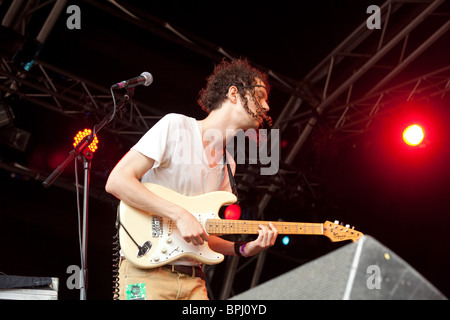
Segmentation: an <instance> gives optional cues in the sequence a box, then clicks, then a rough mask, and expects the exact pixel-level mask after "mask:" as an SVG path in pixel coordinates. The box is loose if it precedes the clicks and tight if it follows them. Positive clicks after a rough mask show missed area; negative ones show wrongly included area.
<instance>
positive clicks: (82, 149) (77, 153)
mask: <svg viewBox="0 0 450 320" xmlns="http://www.w3.org/2000/svg"><path fill="white" fill-rule="evenodd" d="M112 94H113V95H114V93H112ZM133 94H134V88H127V93H126V94H125V95H124V96H123V98H122V99H121V100H119V103H118V104H117V108H116V107H115V108H114V110H113V111H111V112H110V113H109V114H108V115H107V116H106V117H105V118H104V119H103V120H102V121H100V122H99V123H98V124H97V125H95V126H94V130H93V132H92V133H91V134H90V135H88V136H86V137H84V138H83V140H81V142H80V143H78V144H77V145H76V146H75V147H74V149H73V150H72V151H70V152H69V155H68V157H67V158H66V160H64V162H63V163H61V164H60V165H59V166H58V167H57V168H56V169H55V170H54V171H53V172H52V173H51V174H50V175H49V176H48V177H47V179H45V181H44V182H43V183H42V184H43V186H44V187H46V188H48V187H49V186H50V185H51V184H52V183H53V182H54V181H55V180H56V179H57V178H58V177H59V175H60V174H61V173H62V172H63V171H64V168H65V167H66V166H67V165H68V164H69V163H70V162H71V161H72V160H73V159H74V158H77V157H78V158H79V157H81V156H82V157H83V167H84V188H83V229H82V230H83V234H82V243H81V249H80V251H81V275H80V280H81V281H80V300H86V289H87V267H86V266H87V226H88V223H87V222H88V200H89V179H90V171H91V162H92V159H93V157H94V154H93V153H92V152H91V151H90V150H89V149H87V147H88V146H89V145H90V144H91V143H92V141H93V140H94V137H95V135H96V134H97V133H98V132H99V131H100V130H101V129H102V128H103V127H104V126H105V125H107V124H108V123H110V122H111V121H112V119H113V118H114V116H115V114H116V113H117V112H120V111H121V110H122V109H123V108H124V107H125V105H126V103H127V102H128V101H129V100H130V99H131V97H132V96H133ZM113 98H114V96H113ZM75 165H76V164H75Z"/></svg>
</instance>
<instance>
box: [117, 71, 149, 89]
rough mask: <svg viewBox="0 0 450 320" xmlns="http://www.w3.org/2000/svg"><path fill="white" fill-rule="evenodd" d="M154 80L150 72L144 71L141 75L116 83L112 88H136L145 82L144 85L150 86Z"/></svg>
mask: <svg viewBox="0 0 450 320" xmlns="http://www.w3.org/2000/svg"><path fill="white" fill-rule="evenodd" d="M152 82H153V76H152V75H151V74H150V73H149V72H142V74H141V75H140V76H139V77H135V78H132V79H130V80H126V81H122V82H119V83H116V84H115V85H113V86H112V87H111V88H112V89H122V88H134V87H136V86H139V85H141V84H143V85H144V86H149V85H151V83H152Z"/></svg>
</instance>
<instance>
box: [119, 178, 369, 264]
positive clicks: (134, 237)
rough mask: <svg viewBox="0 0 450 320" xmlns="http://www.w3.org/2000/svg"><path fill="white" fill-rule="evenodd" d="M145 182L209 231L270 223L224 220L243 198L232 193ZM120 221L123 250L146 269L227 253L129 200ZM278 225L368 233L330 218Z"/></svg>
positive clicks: (247, 229)
mask: <svg viewBox="0 0 450 320" xmlns="http://www.w3.org/2000/svg"><path fill="white" fill-rule="evenodd" d="M144 186H145V187H146V188H147V189H149V190H150V191H152V192H153V193H154V194H156V195H157V196H159V197H162V198H164V199H166V200H168V201H171V202H172V203H175V204H177V205H179V206H181V207H183V208H184V209H186V210H187V211H189V212H190V213H192V214H193V215H194V216H195V217H196V218H197V220H198V221H199V222H200V224H201V225H202V226H203V228H204V229H205V231H206V232H207V233H208V234H209V235H226V234H257V233H258V225H260V224H263V225H268V224H269V222H268V221H253V220H226V219H221V218H220V217H219V210H220V208H221V207H222V206H224V205H230V204H233V203H235V202H236V201H237V198H236V196H235V195H234V194H232V193H230V192H226V191H215V192H210V193H206V194H203V195H199V196H193V197H189V196H184V195H181V194H179V193H177V192H175V191H173V190H170V189H168V188H165V187H162V186H160V185H156V184H152V183H144ZM119 221H120V228H119V238H120V246H121V249H122V253H123V255H124V256H125V258H126V259H128V260H130V262H131V263H133V264H135V265H136V266H138V267H140V268H145V269H149V268H156V267H161V266H163V265H165V264H168V263H170V262H173V261H175V260H178V259H180V258H185V257H188V258H192V259H195V260H197V261H199V262H201V263H205V264H217V263H220V262H222V261H223V259H224V256H223V255H222V254H220V253H217V252H214V251H213V250H211V249H210V248H209V246H208V243H207V242H205V243H204V244H203V245H198V246H194V245H192V244H190V243H187V242H186V241H185V240H184V239H183V238H182V237H181V235H180V233H179V231H178V230H177V228H176V225H175V223H174V222H173V221H172V220H170V219H167V218H163V217H160V216H157V215H153V214H151V213H149V212H144V211H142V210H139V209H136V208H134V207H132V206H129V205H128V204H126V203H125V202H123V201H121V202H120V206H119ZM272 224H273V225H274V226H275V228H276V229H277V230H278V233H279V234H298V235H300V234H304V235H324V236H327V237H328V238H329V239H330V240H331V241H344V240H352V241H357V240H358V239H359V238H360V237H362V236H363V234H362V233H361V232H359V231H356V230H353V229H352V228H350V227H349V226H348V225H347V226H342V225H339V224H337V223H332V222H329V221H326V222H325V223H323V224H322V223H303V222H282V221H272Z"/></svg>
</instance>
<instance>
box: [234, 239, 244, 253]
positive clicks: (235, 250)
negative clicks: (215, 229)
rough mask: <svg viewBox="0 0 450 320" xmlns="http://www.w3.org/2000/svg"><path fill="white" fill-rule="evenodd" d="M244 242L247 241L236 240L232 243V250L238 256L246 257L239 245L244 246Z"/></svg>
mask: <svg viewBox="0 0 450 320" xmlns="http://www.w3.org/2000/svg"><path fill="white" fill-rule="evenodd" d="M246 244H247V243H246V242H243V241H236V242H235V243H234V252H235V253H236V255H237V256H239V257H246V256H245V255H244V254H242V251H241V247H242V246H244V247H245V245H246Z"/></svg>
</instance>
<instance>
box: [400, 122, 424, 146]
mask: <svg viewBox="0 0 450 320" xmlns="http://www.w3.org/2000/svg"><path fill="white" fill-rule="evenodd" d="M423 138H424V132H423V129H422V128H421V127H420V126H418V125H417V124H413V125H410V126H409V127H407V128H406V129H405V130H404V131H403V141H405V143H406V144H408V145H410V146H417V145H418V144H420V143H421V142H422V141H423Z"/></svg>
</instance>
